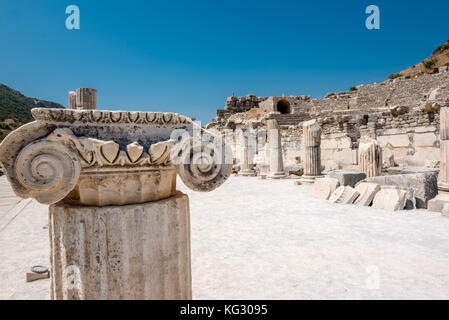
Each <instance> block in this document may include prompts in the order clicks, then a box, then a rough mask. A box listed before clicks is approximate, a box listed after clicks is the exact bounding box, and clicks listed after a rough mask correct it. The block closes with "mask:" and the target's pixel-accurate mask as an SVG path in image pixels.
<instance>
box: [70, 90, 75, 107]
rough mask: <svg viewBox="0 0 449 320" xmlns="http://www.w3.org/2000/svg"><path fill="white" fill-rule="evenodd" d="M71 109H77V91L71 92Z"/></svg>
mask: <svg viewBox="0 0 449 320" xmlns="http://www.w3.org/2000/svg"><path fill="white" fill-rule="evenodd" d="M69 109H76V92H75V91H70V92H69Z"/></svg>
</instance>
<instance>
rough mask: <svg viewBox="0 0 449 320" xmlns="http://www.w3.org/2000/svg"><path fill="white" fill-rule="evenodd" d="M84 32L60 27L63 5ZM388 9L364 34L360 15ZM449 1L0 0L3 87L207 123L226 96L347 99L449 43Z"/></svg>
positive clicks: (64, 18)
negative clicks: (84, 94) (73, 93)
mask: <svg viewBox="0 0 449 320" xmlns="http://www.w3.org/2000/svg"><path fill="white" fill-rule="evenodd" d="M71 4H74V5H77V6H78V7H79V8H80V11H81V29H80V30H72V31H69V30H67V29H66V27H65V20H66V17H67V16H68V15H67V14H66V13H65V9H66V7H67V6H68V5H71ZM370 4H374V5H377V6H378V7H379V8H380V11H381V29H380V30H367V29H366V27H365V19H366V17H367V16H368V15H367V14H365V8H366V7H367V6H368V5H370ZM448 12H449V1H445V0H444V1H443V0H439V1H435V0H428V1H413V0H409V1H403V0H395V1H393V0H389V1H378V0H373V1H355V0H349V1H348V0H345V1H320V0H315V1H284V0H277V1H273V0H272V1H264V0H258V1H245V0H241V1H234V0H226V1H215V0H209V1H203V0H196V1H133V0H128V1H111V0H109V1H102V0H95V1H85V0H73V1H42V0H41V1H31V0H30V1H20V0H14V1H10V0H0V83H4V84H6V85H8V86H10V87H12V88H14V89H17V90H20V91H21V92H23V93H24V94H25V95H27V96H32V97H38V98H41V99H47V100H52V101H56V102H59V103H62V104H64V105H65V106H67V93H68V91H69V90H73V89H76V88H79V87H92V88H96V89H97V90H98V103H99V108H101V109H111V110H119V109H122V110H146V111H172V112H178V113H181V114H184V115H187V116H190V117H195V118H197V119H199V120H201V121H202V122H203V124H206V123H208V122H209V121H210V120H211V119H212V118H213V117H215V110H216V109H218V108H223V107H224V105H225V100H226V98H227V97H228V96H229V95H231V93H232V92H235V95H246V94H256V95H258V96H276V95H281V94H282V93H285V94H286V95H304V94H308V95H311V96H312V97H314V98H319V97H322V96H324V95H325V94H326V93H327V92H334V91H345V90H348V89H349V87H351V86H353V85H358V84H362V83H363V84H367V83H372V82H380V81H383V80H385V79H386V78H387V77H388V75H389V74H390V73H394V72H398V71H401V70H402V69H405V68H407V67H409V66H411V65H413V64H415V63H419V62H420V61H421V60H423V59H424V58H426V57H428V56H429V55H430V54H431V53H432V51H433V50H434V49H435V48H436V47H437V46H438V45H440V44H442V43H444V42H445V41H446V39H448V38H449V19H448V17H447V15H448Z"/></svg>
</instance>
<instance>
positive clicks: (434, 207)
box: [428, 107, 449, 215]
mask: <svg viewBox="0 0 449 320" xmlns="http://www.w3.org/2000/svg"><path fill="white" fill-rule="evenodd" d="M443 209H445V210H443ZM428 210H430V211H436V212H441V213H442V214H443V215H447V212H449V107H443V108H441V109H440V173H439V175H438V195H437V196H436V197H435V198H434V199H432V200H430V201H429V202H428Z"/></svg>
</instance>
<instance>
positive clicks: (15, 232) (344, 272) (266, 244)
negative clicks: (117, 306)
mask: <svg viewBox="0 0 449 320" xmlns="http://www.w3.org/2000/svg"><path fill="white" fill-rule="evenodd" d="M0 184H4V181H2V180H0ZM179 188H180V189H181V190H183V191H185V192H187V193H188V194H189V196H190V200H191V203H190V205H191V225H192V259H193V260H192V272H193V295H194V298H195V299H350V298H353V299H369V298H372V299H418V298H421V299H449V267H448V266H449V219H447V218H443V217H441V216H440V215H439V214H436V213H430V212H427V211H424V210H416V211H400V212H396V213H392V212H386V211H381V210H375V209H372V208H362V207H357V206H353V205H333V204H330V203H328V202H326V201H322V200H318V199H314V198H312V197H311V187H310V186H296V185H293V182H292V180H278V181H271V180H259V179H257V178H244V177H232V178H231V179H230V180H229V181H227V182H226V183H225V184H224V185H223V186H222V187H221V188H219V189H218V190H216V191H214V192H211V193H194V192H190V191H187V189H186V188H185V187H184V186H183V185H180V186H179ZM16 207H17V205H16ZM16 207H15V208H16ZM9 216H11V214H9ZM46 220H47V213H46V207H45V206H42V205H39V204H36V203H35V202H34V201H33V202H31V203H29V204H27V205H26V206H25V207H24V209H23V210H22V211H20V213H19V214H16V215H15V218H14V219H13V221H12V222H10V223H9V224H8V225H7V226H6V228H4V229H3V230H2V231H0V268H1V270H2V272H3V275H2V281H1V282H0V298H1V299H21V298H24V299H48V298H49V294H48V288H49V281H48V280H43V281H38V282H35V283H30V284H27V283H26V282H25V271H26V268H27V267H29V266H31V265H35V264H45V265H48V250H49V249H48V239H47V238H48V235H47V232H48V230H47V229H44V228H45V227H46V223H47V221H46ZM1 223H2V220H0V225H1ZM3 223H4V222H3Z"/></svg>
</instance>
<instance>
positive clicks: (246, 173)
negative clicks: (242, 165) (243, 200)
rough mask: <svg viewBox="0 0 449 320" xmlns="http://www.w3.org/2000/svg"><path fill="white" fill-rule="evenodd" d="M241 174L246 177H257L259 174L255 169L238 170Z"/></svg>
mask: <svg viewBox="0 0 449 320" xmlns="http://www.w3.org/2000/svg"><path fill="white" fill-rule="evenodd" d="M238 175H239V176H244V177H255V176H256V175H257V173H256V171H254V170H251V169H249V170H240V171H239V172H238Z"/></svg>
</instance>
